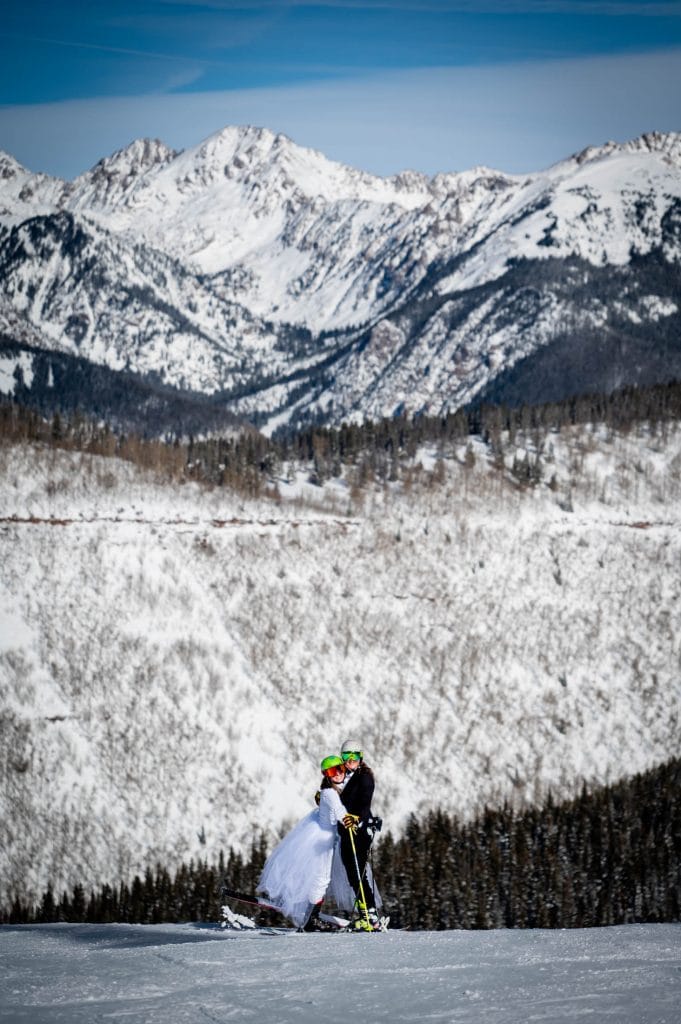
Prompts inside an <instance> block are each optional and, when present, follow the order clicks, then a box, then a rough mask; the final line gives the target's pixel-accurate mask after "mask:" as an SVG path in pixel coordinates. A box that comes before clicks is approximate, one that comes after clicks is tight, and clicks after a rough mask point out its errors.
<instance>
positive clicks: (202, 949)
mask: <svg viewBox="0 0 681 1024" xmlns="http://www.w3.org/2000/svg"><path fill="white" fill-rule="evenodd" d="M680 954H681V925H627V926H625V927H621V928H603V929H596V928H594V929H589V930H584V931H582V930H574V931H491V932H469V931H456V932H387V933H386V934H382V935H361V936H356V935H323V934H317V935H306V934H297V933H295V932H291V933H287V934H283V935H274V936H273V935H265V934H263V933H243V932H223V931H221V930H220V928H219V927H217V926H215V925H192V924H184V925H65V924H62V925H22V926H16V927H4V928H2V929H0V961H2V964H3V969H2V973H1V974H0V1021H7V1022H13V1024H14V1022H19V1021H30V1022H31V1024H48V1022H53V1021H68V1024H94V1022H99V1021H117V1020H122V1021H125V1022H126V1024H138V1022H139V1024H141V1022H145V1024H180V1022H182V1024H185V1022H190V1024H202V1022H205V1021H209V1022H213V1024H227V1022H229V1021H256V1022H257V1024H288V1022H291V1024H305V1022H307V1021H310V1022H312V1021H314V1022H315V1024H317V1022H320V1021H339V1022H340V1021H350V1020H352V1021H358V1022H362V1021H367V1022H374V1021H390V1022H391V1024H401V1022H410V1021H414V1022H416V1021H418V1022H423V1021H433V1022H438V1021H446V1022H452V1024H453V1022H456V1024H469V1022H470V1024H473V1022H474V1024H527V1022H530V1021H532V1022H535V1021H536V1022H541V1021H550V1022H551V1024H563V1022H564V1024H568V1022H569V1024H574V1022H575V1021H577V1020H582V1019H584V1020H591V1021H595V1022H598V1024H601V1022H604V1021H612V1022H613V1024H674V1022H676V1021H678V1020H679V1019H680V1017H681V971H680V970H679V961H680Z"/></svg>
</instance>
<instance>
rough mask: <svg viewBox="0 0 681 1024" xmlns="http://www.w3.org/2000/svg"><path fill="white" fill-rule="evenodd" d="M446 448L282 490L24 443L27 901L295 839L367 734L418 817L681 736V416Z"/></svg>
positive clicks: (11, 685)
mask: <svg viewBox="0 0 681 1024" xmlns="http://www.w3.org/2000/svg"><path fill="white" fill-rule="evenodd" d="M537 440H538V439H537V437H536V436H534V435H533V437H532V438H524V437H523V436H522V435H521V434H520V433H519V434H518V435H517V437H516V439H515V445H516V446H518V449H519V454H520V455H522V454H524V452H525V450H526V446H527V448H529V450H530V451H531V452H534V450H535V449H534V446H535V445H536V443H537ZM513 451H514V446H513V445H512V444H511V443H510V441H507V446H506V462H507V466H508V465H510V463H511V462H512V461H513ZM444 455H445V458H444V460H442V459H436V456H437V453H436V452H435V451H426V450H423V451H421V452H420V453H419V454H418V456H417V460H416V461H419V462H421V463H422V464H423V466H424V467H425V468H424V469H423V470H422V471H420V472H419V471H416V470H415V472H414V474H413V475H412V478H411V479H410V482H409V484H406V483H404V484H399V485H397V484H396V485H393V486H390V485H386V486H385V487H374V486H372V487H369V488H367V489H365V491H364V492H358V491H357V490H356V489H354V490H351V489H350V488H349V487H348V486H347V485H346V483H345V482H343V481H338V480H337V481H332V482H329V483H327V484H326V485H325V487H324V488H320V487H314V486H311V485H310V484H307V483H305V481H304V478H303V477H300V476H297V477H296V476H293V475H292V476H291V477H290V479H289V475H288V474H287V472H286V468H285V467H284V469H283V471H282V476H281V479H279V481H278V486H279V491H280V495H281V498H280V500H279V501H276V502H275V501H265V500H261V501H247V500H244V499H239V498H237V497H235V496H234V495H232V494H231V493H230V492H228V491H226V490H224V489H199V487H198V486H197V485H193V484H185V485H182V486H180V485H176V486H170V485H164V484H161V483H159V482H156V481H155V480H154V478H153V477H152V476H151V475H148V476H145V475H144V474H142V472H141V471H139V470H136V469H134V467H133V466H131V465H130V464H127V463H123V462H119V461H117V460H115V459H104V458H101V457H93V456H87V455H85V454H81V453H77V452H64V451H58V450H45V449H39V448H35V447H27V446H22V445H16V446H13V447H3V448H0V545H1V551H2V554H1V557H0V704H1V706H2V709H3V710H2V729H3V743H2V745H1V749H2V759H1V760H0V814H1V816H2V819H3V821H5V822H7V823H9V825H8V828H7V830H6V833H5V841H4V842H3V844H2V849H1V852H0V880H1V881H0V892H1V895H2V902H3V903H7V901H8V897H9V896H10V894H12V893H16V894H20V895H24V894H29V895H32V896H35V895H36V894H39V893H40V892H42V890H43V889H44V888H45V886H46V884H47V882H48V881H49V880H52V882H53V883H54V885H55V887H56V888H57V889H59V887H61V886H62V885H65V884H67V883H68V884H73V882H75V881H79V882H83V883H84V884H89V883H94V882H95V881H112V880H115V879H118V878H130V877H131V876H132V874H133V873H134V872H135V871H138V870H142V869H143V868H144V866H145V865H146V864H153V863H155V862H156V861H157V860H159V861H162V862H164V863H167V864H168V865H169V866H172V865H175V864H178V863H179V862H180V861H181V860H183V859H184V860H187V859H188V858H189V857H190V856H208V857H214V856H217V852H218V851H219V849H220V848H225V849H226V848H227V847H228V846H229V845H230V844H231V845H235V846H239V845H242V844H248V843H249V842H250V839H251V837H252V836H253V835H254V833H255V832H256V831H257V830H259V829H260V828H261V827H262V828H264V829H265V830H266V831H268V833H269V835H270V836H274V835H275V834H276V833H277V831H278V830H279V829H280V828H282V827H284V826H285V825H286V823H287V822H290V821H291V820H293V819H295V818H296V817H297V816H299V815H301V814H302V813H304V812H305V811H306V810H307V809H308V808H309V806H310V802H311V799H312V796H313V793H314V790H315V787H316V783H317V779H318V767H317V766H318V762H319V759H320V758H321V757H322V756H324V755H325V754H327V753H329V752H331V751H333V750H334V749H335V748H336V747H337V746H338V744H339V743H340V742H342V740H343V739H344V737H345V735H346V734H348V733H350V734H355V733H356V734H359V735H360V736H361V737H362V740H363V743H364V747H365V751H366V755H367V759H368V761H369V763H370V764H372V765H373V766H374V768H375V770H376V773H377V776H378V791H377V793H378V795H377V800H376V809H377V810H378V811H379V812H380V813H382V814H383V816H384V817H385V819H386V824H387V825H388V826H389V827H390V828H391V829H393V830H394V831H399V829H400V828H401V826H402V824H403V823H404V820H405V816H406V815H408V814H409V812H411V811H414V812H416V813H422V812H423V811H425V810H426V809H427V808H430V807H437V806H441V807H443V808H444V809H446V810H448V811H452V812H456V813H458V814H464V815H467V814H470V813H472V812H473V811H474V810H475V809H478V808H480V807H481V806H482V805H483V804H484V803H485V802H486V803H488V804H496V803H498V802H500V801H503V800H505V799H507V800H510V801H513V802H515V803H518V804H522V803H524V802H527V801H533V800H536V799H539V798H541V797H542V796H543V795H545V793H546V791H547V789H548V788H549V787H550V788H551V789H552V790H553V792H554V793H555V794H557V795H560V796H563V795H571V794H573V793H574V792H575V790H576V788H577V787H578V786H579V785H580V783H581V781H582V780H584V779H585V780H587V782H597V781H598V782H602V781H608V780H610V781H612V780H615V779H617V778H619V777H621V776H623V775H626V774H629V773H632V772H635V771H639V770H642V769H645V768H647V767H650V766H652V765H655V764H657V763H660V762H662V761H664V760H666V759H667V758H669V757H670V756H674V755H677V754H678V750H679V740H680V739H681V726H680V722H681V688H680V686H679V678H680V676H679V667H680V650H679V637H680V636H681V611H680V609H681V602H680V601H679V597H680V588H681V574H680V573H679V565H680V564H681V545H680V539H679V538H680V537H681V534H680V532H679V523H680V520H679V508H681V504H680V498H681V431H680V430H679V428H678V427H676V426H674V425H667V426H666V427H665V428H664V431H663V430H662V428H660V429H659V430H658V432H657V433H656V434H652V433H651V432H650V431H649V430H647V429H644V428H641V429H640V430H638V431H636V430H634V431H631V432H629V433H628V434H627V435H622V436H618V435H615V434H612V433H611V432H610V431H609V430H608V429H607V428H605V427H603V428H593V429H592V428H588V427H582V428H573V429H572V430H563V432H562V433H560V434H553V435H549V436H548V437H547V438H546V439H545V440H544V441H543V451H542V461H543V464H544V479H545V481H546V482H545V483H543V484H541V485H539V486H537V487H535V488H533V489H522V488H518V486H517V485H516V484H515V483H513V479H512V477H511V475H510V474H509V473H508V472H506V471H502V470H500V468H499V466H498V462H497V464H496V465H495V462H494V460H493V457H492V453H491V452H488V450H487V449H486V448H485V446H484V445H483V444H482V443H481V442H479V441H478V442H475V443H474V445H473V448H472V449H470V450H469V451H468V452H466V450H465V447H464V446H463V445H461V446H459V447H458V448H456V449H454V450H452V451H447V452H445V453H444Z"/></svg>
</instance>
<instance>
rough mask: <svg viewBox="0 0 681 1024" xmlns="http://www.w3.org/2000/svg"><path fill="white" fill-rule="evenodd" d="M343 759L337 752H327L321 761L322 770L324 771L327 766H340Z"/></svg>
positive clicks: (326, 769)
mask: <svg viewBox="0 0 681 1024" xmlns="http://www.w3.org/2000/svg"><path fill="white" fill-rule="evenodd" d="M342 767H343V759H342V757H339V756H338V754H329V756H328V757H325V758H324V760H323V761H322V763H321V769H322V772H324V773H326V772H327V771H328V769H329V768H342Z"/></svg>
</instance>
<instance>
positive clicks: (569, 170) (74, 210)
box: [0, 128, 681, 431]
mask: <svg viewBox="0 0 681 1024" xmlns="http://www.w3.org/2000/svg"><path fill="white" fill-rule="evenodd" d="M680 268H681V135H678V134H666V135H663V134H650V135H645V136H643V137H641V138H639V139H636V140H634V141H632V142H630V143H627V144H624V145H618V144H614V143H609V144H607V145H605V146H603V147H599V148H592V149H589V150H586V151H584V152H583V153H581V154H578V155H577V156H574V157H571V158H570V159H568V160H566V161H564V162H562V163H560V164H557V165H555V166H554V167H551V168H549V169H548V170H546V171H544V172H541V173H537V174H532V175H526V176H518V175H515V176H511V175H505V174H501V173H499V172H496V171H491V170H488V169H486V168H477V169H474V170H470V171H466V172H463V173H457V174H454V173H453V174H441V175H437V176H435V177H434V178H427V177H425V176H423V175H419V174H415V173H405V174H402V175H398V176H395V177H393V178H386V179H382V178H377V177H372V176H371V175H368V174H365V173H362V172H360V171H357V170H353V169H351V168H348V167H344V166H342V165H340V164H337V163H333V162H331V161H329V160H327V159H326V158H325V157H324V156H322V155H321V154H319V153H316V152H313V151H311V150H306V149H302V148H300V147H298V146H296V145H295V144H294V143H292V142H291V141H290V140H289V139H287V138H285V137H284V136H282V135H275V134H273V133H272V132H269V131H267V130H261V129H254V128H227V129H225V130H224V131H222V132H220V133H218V134H217V135H215V136H212V137H211V138H209V139H208V140H206V141H205V142H204V143H202V144H201V145H200V146H197V147H195V148H194V149H191V150H187V151H185V152H182V153H175V152H173V151H172V150H170V149H168V148H167V147H166V146H164V145H163V144H162V143H160V142H152V141H149V140H139V141H137V142H134V143H133V144H132V145H131V146H129V147H128V148H127V149H125V150H122V151H121V152H119V153H116V154H114V155H113V156H112V157H109V158H106V159H104V160H102V161H100V163H98V164H97V165H96V166H95V167H94V168H93V169H92V170H91V171H89V172H87V173H86V174H84V175H82V176H80V177H79V178H77V179H76V180H75V181H73V182H63V181H58V180H56V179H51V178H49V177H46V176H45V175H33V174H31V173H29V172H28V171H26V170H25V169H23V168H22V167H20V166H19V165H18V164H17V163H16V161H14V160H13V159H12V158H11V157H8V156H4V155H3V156H2V157H0V331H1V332H2V334H3V336H4V338H5V348H4V350H3V354H2V355H1V356H0V359H2V361H3V366H4V373H3V374H2V375H0V380H3V381H5V383H4V384H3V385H2V386H3V388H4V390H5V391H8V390H11V389H12V387H17V386H19V385H20V384H21V382H19V383H13V382H17V381H18V380H19V375H18V371H17V373H15V368H16V367H17V366H18V365H19V363H18V362H15V364H12V359H15V360H16V359H18V356H17V355H16V352H15V355H12V352H13V351H15V350H16V346H17V344H18V343H19V342H21V343H22V345H23V348H22V354H21V358H22V359H23V360H24V362H23V363H22V364H21V366H22V372H23V368H25V364H26V360H27V359H29V360H30V359H31V358H37V357H38V355H37V354H38V353H39V352H42V356H41V358H42V359H43V361H44V359H45V353H46V352H54V353H60V354H61V355H62V356H69V357H71V358H73V359H74V360H76V361H77V362H79V363H82V364H88V365H90V364H96V365H97V366H99V367H104V368H107V369H108V370H110V371H114V372H120V371H125V372H126V373H128V374H132V375H133V376H134V377H135V378H136V379H137V381H138V384H139V386H140V387H148V386H150V384H152V385H153V386H155V387H161V388H164V389H167V390H169V391H170V392H173V393H174V394H177V395H178V396H179V395H184V396H185V397H186V393H187V392H190V393H193V394H195V395H197V396H204V398H203V400H204V401H205V402H206V407H207V408H208V407H217V408H219V409H220V410H223V411H224V410H229V411H231V412H232V413H235V414H237V415H239V416H242V417H245V418H247V419H249V420H251V421H252V422H255V423H256V424H258V425H261V426H263V427H264V428H265V429H267V430H270V431H271V430H274V429H276V428H277V427H285V426H287V425H289V426H295V425H296V424H299V423H302V422H306V421H317V422H327V423H339V422H341V421H342V420H343V419H349V418H352V419H355V420H361V419H364V418H367V417H370V418H375V417H381V416H390V415H393V414H394V413H395V412H397V411H402V410H408V411H411V412H417V411H427V412H430V413H439V412H443V411H445V410H448V409H453V408H457V407H459V406H461V405H463V404H466V403H469V402H472V401H476V400H480V399H483V398H485V399H494V400H505V401H510V402H521V401H528V400H531V401H542V400H548V399H554V398H556V399H557V398H563V397H566V395H570V394H574V393H579V392H583V391H585V390H611V389H612V388H614V387H617V386H618V385H621V384H625V383H644V384H649V383H653V382H656V381H662V380H667V379H670V378H672V377H674V376H678V375H679V373H681V329H680V328H681V313H680V310H679V304H680V296H681V270H680ZM10 342H12V343H14V345H15V350H13V349H11V347H10V348H8V347H7V345H8V344H9V343H10ZM13 367H14V368H13ZM36 379H37V377H36ZM7 381H9V384H8V383H7ZM23 386H24V389H25V390H26V386H25V374H24V377H23ZM36 387H38V384H37V383H36ZM28 390H29V391H30V389H28ZM29 397H30V396H29ZM36 397H37V396H36ZM40 397H41V400H42V402H43V404H45V402H46V401H47V398H46V394H45V392H42V393H41V396H40ZM92 400H94V398H92ZM84 404H85V405H87V401H86V402H85V403H84Z"/></svg>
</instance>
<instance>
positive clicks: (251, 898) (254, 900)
mask: <svg viewBox="0 0 681 1024" xmlns="http://www.w3.org/2000/svg"><path fill="white" fill-rule="evenodd" d="M220 895H221V897H222V899H226V900H234V901H235V902H237V903H246V904H248V905H249V906H251V907H260V909H261V910H274V911H275V913H277V914H282V916H283V911H282V910H281V908H280V907H275V906H274V905H273V904H272V903H268V902H267V900H265V899H263V897H262V896H256V895H252V894H250V893H245V892H238V891H237V890H236V889H230V888H229V887H228V886H226V885H223V886H222V888H221V889H220ZM319 920H320V921H323V922H324V923H325V924H328V925H331V926H332V927H334V928H338V929H342V928H349V927H350V922H349V921H348V919H347V918H345V917H338V916H337V915H336V914H325V913H320V915H319Z"/></svg>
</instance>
